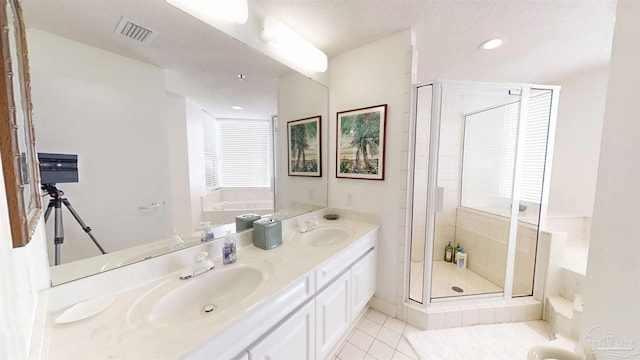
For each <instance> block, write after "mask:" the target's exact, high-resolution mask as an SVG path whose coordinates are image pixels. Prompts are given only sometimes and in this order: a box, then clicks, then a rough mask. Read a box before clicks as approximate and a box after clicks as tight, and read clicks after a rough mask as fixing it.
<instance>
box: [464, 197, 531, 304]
mask: <svg viewBox="0 0 640 360" xmlns="http://www.w3.org/2000/svg"><path fill="white" fill-rule="evenodd" d="M508 240H509V218H506V217H502V216H497V215H493V214H489V213H485V212H481V211H477V210H473V209H469V208H463V207H459V208H458V209H457V220H456V236H455V241H456V243H460V246H462V247H464V249H465V252H466V253H467V254H468V255H467V266H468V267H469V269H471V270H473V271H474V272H476V273H477V274H479V275H481V276H482V277H484V278H486V279H488V280H489V281H491V282H493V283H494V284H496V285H498V286H500V287H503V288H504V282H505V279H504V277H505V269H506V261H507V244H508ZM536 241H537V228H536V227H534V226H533V225H531V224H526V223H522V222H521V223H520V224H519V225H518V235H517V247H516V259H515V274H514V289H513V293H514V295H529V294H531V292H532V286H533V269H534V265H535V256H536V254H535V251H536Z"/></svg>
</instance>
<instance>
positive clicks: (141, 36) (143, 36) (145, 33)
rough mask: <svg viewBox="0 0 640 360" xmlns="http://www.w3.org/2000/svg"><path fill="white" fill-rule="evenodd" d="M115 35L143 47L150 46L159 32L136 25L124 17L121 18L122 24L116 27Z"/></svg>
mask: <svg viewBox="0 0 640 360" xmlns="http://www.w3.org/2000/svg"><path fill="white" fill-rule="evenodd" d="M115 33H116V34H120V35H122V36H124V37H126V38H129V39H131V40H133V41H135V42H137V43H140V44H142V45H149V44H150V43H151V41H152V40H153V39H154V38H155V37H156V35H158V33H157V32H155V31H153V30H151V29H149V28H147V27H144V26H142V25H139V24H136V23H134V22H132V21H131V20H129V19H127V18H125V17H124V16H123V17H121V18H120V22H119V23H118V26H116V30H115Z"/></svg>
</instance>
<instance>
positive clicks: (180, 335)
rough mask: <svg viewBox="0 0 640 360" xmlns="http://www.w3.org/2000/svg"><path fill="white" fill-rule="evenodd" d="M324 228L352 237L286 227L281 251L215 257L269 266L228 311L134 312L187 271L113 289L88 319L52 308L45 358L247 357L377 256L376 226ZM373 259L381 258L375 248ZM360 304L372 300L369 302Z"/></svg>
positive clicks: (343, 223)
mask: <svg viewBox="0 0 640 360" xmlns="http://www.w3.org/2000/svg"><path fill="white" fill-rule="evenodd" d="M320 226H332V227H336V226H337V227H342V228H345V229H348V230H349V232H350V235H351V236H350V238H349V239H348V240H346V241H343V242H339V243H337V244H333V245H330V246H324V247H310V246H305V245H302V244H300V243H298V242H296V241H294V240H293V238H290V235H291V234H294V233H293V232H292V233H286V234H283V245H282V246H280V247H278V248H276V249H272V250H269V251H264V250H261V249H258V248H255V247H253V246H252V245H249V246H245V247H242V248H239V249H238V259H239V260H238V263H237V264H232V265H226V266H225V265H222V261H221V259H220V258H216V259H214V262H215V263H216V268H215V269H214V270H211V271H219V270H224V269H225V268H228V267H233V266H243V263H251V262H259V263H262V264H266V265H265V266H266V267H267V268H269V269H270V270H269V271H268V272H267V280H266V282H265V283H264V284H263V285H262V286H261V287H259V288H258V290H256V291H255V292H254V293H252V294H251V296H248V297H246V298H244V299H242V300H241V301H240V302H238V303H237V304H234V305H233V306H232V307H233V309H230V310H229V311H227V312H224V311H221V312H220V313H218V314H215V312H214V313H212V314H211V315H212V316H211V317H210V318H209V319H207V318H204V319H203V320H198V321H195V322H191V323H185V324H180V325H178V326H166V325H159V324H156V323H152V322H147V321H146V320H145V321H142V320H140V319H137V320H136V319H135V312H138V311H142V313H144V312H145V310H146V309H137V310H136V305H137V306H140V304H139V303H138V302H140V301H141V300H140V299H143V297H144V295H145V294H147V293H150V292H153V291H154V288H155V287H158V286H162V285H161V284H163V283H166V282H167V281H171V280H174V278H177V277H178V276H179V275H180V272H181V271H182V270H180V271H178V272H175V273H172V274H169V275H167V276H163V277H160V278H158V279H155V280H152V281H151V282H149V283H146V284H143V285H141V286H138V287H135V288H133V289H129V290H126V291H122V292H119V293H116V294H114V297H115V300H114V302H113V303H112V304H111V305H110V306H109V307H108V308H107V309H105V310H104V311H103V312H101V313H99V314H97V315H95V316H93V317H91V318H88V319H85V320H81V321H77V322H74V323H69V324H56V323H55V322H54V319H55V318H56V317H57V316H58V315H59V314H60V313H61V311H60V310H57V311H56V310H53V311H52V312H51V313H50V314H49V316H48V318H47V323H46V325H45V332H46V335H47V336H46V341H45V343H48V349H47V351H46V354H45V357H48V358H73V357H76V356H77V355H78V354H82V356H83V357H87V358H179V357H186V358H190V357H192V358H195V357H202V356H204V355H205V354H206V356H208V357H211V356H213V357H215V358H232V357H234V356H236V355H238V354H240V355H242V354H244V355H246V352H245V351H246V350H247V349H248V348H249V347H250V346H253V345H255V344H256V342H258V341H259V340H260V339H261V337H262V335H263V334H265V333H266V332H268V331H269V332H271V331H272V330H273V329H274V327H276V326H277V325H278V324H279V323H281V322H282V321H283V320H284V319H285V318H287V316H289V315H290V314H291V313H293V312H294V310H295V311H298V312H302V311H303V310H304V309H308V308H309V307H310V306H313V302H314V301H316V298H317V300H318V301H319V299H320V297H321V296H322V295H323V294H325V293H326V291H327V289H328V288H330V287H331V286H333V285H329V284H330V282H331V281H335V282H337V281H338V280H335V279H338V278H339V279H342V278H345V276H347V274H349V273H345V271H347V270H348V271H351V270H349V269H350V266H356V265H358V264H359V263H360V262H361V261H359V262H358V263H354V262H356V261H357V260H358V259H360V258H362V259H364V258H367V257H368V256H370V255H364V254H371V253H368V251H369V249H371V248H372V247H373V246H374V244H375V239H376V236H377V230H376V229H377V226H376V225H371V224H367V223H361V222H356V221H352V220H348V219H340V220H338V221H332V222H328V221H326V220H323V221H321V225H320ZM203 245H207V244H203ZM363 256H364V257H363ZM372 259H375V253H374V256H373V257H372ZM338 264H340V265H338ZM345 264H346V265H345ZM348 264H351V265H348ZM354 264H355V265H354ZM343 265H344V267H343ZM372 268H373V267H372ZM118 270H120V269H118ZM118 270H114V273H115V272H116V271H118ZM202 276H205V275H202ZM347 278H348V276H347ZM188 281H198V278H197V277H195V278H193V279H190V280H184V282H188ZM353 282H354V283H357V282H356V281H353ZM373 284H375V282H373ZM94 286H96V285H95V284H94ZM203 286H206V283H203ZM372 286H375V285H372ZM354 288H355V287H354ZM354 291H355V290H354ZM371 295H372V293H371ZM52 296H53V295H52ZM369 297H370V296H369ZM367 300H368V298H367ZM50 301H52V300H50ZM359 306H360V307H364V306H366V301H365V302H364V304H359ZM132 309H134V310H132ZM351 310H353V314H351V312H349V315H350V317H351V315H353V316H355V315H357V314H356V313H357V312H359V311H360V309H358V308H355V306H354V309H350V311H351ZM312 313H313V311H312V312H311V313H310V314H312ZM293 316H296V315H293ZM351 319H353V317H351ZM285 323H286V321H285ZM345 330H346V328H345ZM338 337H339V336H338ZM259 345H260V344H259V343H258V345H257V347H256V349H258V350H259V349H260V346H259Z"/></svg>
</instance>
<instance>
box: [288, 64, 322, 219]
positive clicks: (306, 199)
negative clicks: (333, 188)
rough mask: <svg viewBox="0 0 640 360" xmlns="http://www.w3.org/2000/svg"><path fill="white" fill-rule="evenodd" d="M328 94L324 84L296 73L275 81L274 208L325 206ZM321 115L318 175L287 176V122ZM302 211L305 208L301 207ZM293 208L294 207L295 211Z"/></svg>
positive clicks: (290, 209)
mask: <svg viewBox="0 0 640 360" xmlns="http://www.w3.org/2000/svg"><path fill="white" fill-rule="evenodd" d="M328 97H329V93H328V91H327V87H326V86H324V85H322V84H320V83H317V82H315V81H312V80H310V79H307V78H305V77H303V76H302V75H300V74H298V73H296V72H290V73H289V74H287V75H284V76H282V77H281V78H280V79H279V81H278V125H277V133H276V134H275V139H276V140H275V141H276V146H275V148H276V152H277V153H276V154H275V156H276V159H277V160H276V184H277V186H276V192H277V193H276V201H277V204H276V209H277V210H285V211H287V212H291V211H292V209H294V208H298V209H300V208H301V206H300V205H302V204H308V207H306V208H307V209H308V210H311V209H314V208H318V207H324V206H326V205H327V204H326V201H327V200H326V199H327V178H328V177H329V172H328V169H327V166H328V164H329V160H328V159H327V157H328V156H327V154H329V152H328V149H326V144H328V141H327V139H328V138H329V137H330V136H331V135H330V133H329V126H328V124H329V123H330V122H331V119H330V118H329V114H327V111H328V110H329V109H328V101H329V98H328ZM317 115H320V116H321V117H322V119H321V140H322V141H321V143H322V144H325V146H324V147H323V148H322V149H321V154H322V159H321V173H322V176H321V177H303V176H289V170H288V164H287V159H288V154H287V151H288V140H287V131H288V130H287V122H289V121H293V120H300V119H306V118H309V117H312V116H317ZM300 210H304V209H300ZM294 211H295V210H294Z"/></svg>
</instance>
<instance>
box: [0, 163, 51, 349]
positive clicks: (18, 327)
mask: <svg viewBox="0 0 640 360" xmlns="http://www.w3.org/2000/svg"><path fill="white" fill-rule="evenodd" d="M0 164H1V163H0ZM0 166H1V165H0ZM44 244H45V236H44V223H43V221H42V220H40V222H39V223H38V226H37V227H36V230H35V232H34V234H33V236H32V240H31V242H30V243H29V244H28V245H26V246H24V247H21V248H17V249H13V245H12V238H11V228H10V225H9V212H8V208H7V198H6V195H5V186H4V177H3V176H0V319H2V321H0V359H23V358H26V357H27V355H28V353H29V347H30V345H31V333H32V330H33V326H34V320H35V315H36V307H37V304H38V291H39V290H41V289H45V288H47V287H48V284H49V278H48V276H49V271H48V270H49V269H48V266H49V265H48V263H47V259H46V248H45V245H44Z"/></svg>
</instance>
